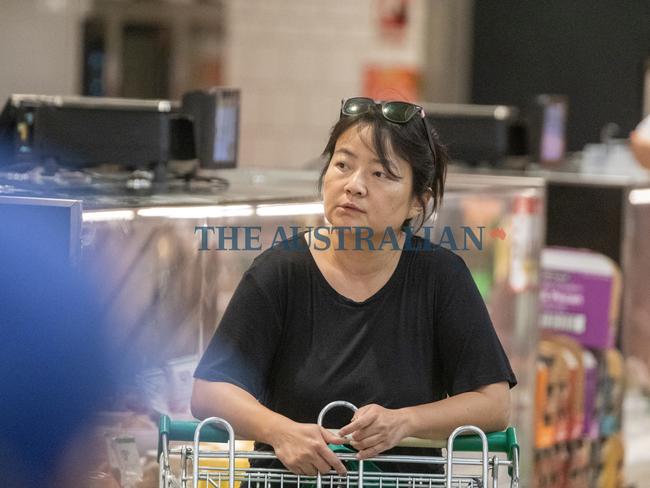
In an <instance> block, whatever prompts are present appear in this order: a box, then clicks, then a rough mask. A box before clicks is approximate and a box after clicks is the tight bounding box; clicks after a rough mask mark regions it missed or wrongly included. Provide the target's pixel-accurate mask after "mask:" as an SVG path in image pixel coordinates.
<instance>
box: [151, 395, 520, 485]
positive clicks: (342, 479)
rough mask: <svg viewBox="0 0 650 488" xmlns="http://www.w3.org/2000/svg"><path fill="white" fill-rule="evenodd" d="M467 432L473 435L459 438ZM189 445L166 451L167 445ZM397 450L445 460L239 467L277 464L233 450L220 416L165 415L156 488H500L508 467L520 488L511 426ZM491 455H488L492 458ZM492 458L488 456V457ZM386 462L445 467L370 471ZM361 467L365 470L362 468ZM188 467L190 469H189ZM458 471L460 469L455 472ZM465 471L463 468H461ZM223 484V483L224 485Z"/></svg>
mask: <svg viewBox="0 0 650 488" xmlns="http://www.w3.org/2000/svg"><path fill="white" fill-rule="evenodd" d="M341 406H344V407H348V408H350V409H352V410H354V411H356V410H357V408H356V407H355V406H354V405H352V404H351V403H348V402H343V401H337V402H332V403H330V404H329V405H327V406H326V407H325V408H323V410H322V411H321V413H320V415H319V416H318V425H322V421H323V418H324V416H325V414H326V413H327V412H328V411H329V410H330V409H332V408H334V407H341ZM467 433H470V434H471V435H461V434H467ZM177 441H180V442H193V444H192V445H191V446H189V445H187V444H184V445H181V446H175V447H170V445H169V443H170V442H177ZM202 442H227V443H228V449H227V450H223V451H207V450H205V449H203V450H202V449H201V443H202ZM399 445H400V446H407V447H442V448H446V450H447V452H446V456H442V457H438V456H404V455H379V456H377V457H374V458H372V459H368V460H366V461H358V460H357V459H356V458H355V457H354V453H353V452H350V453H337V456H338V457H339V458H340V459H341V460H342V461H343V462H344V463H349V464H347V467H348V474H347V476H339V475H338V474H337V473H335V472H331V473H329V474H327V475H320V474H318V475H317V476H304V475H295V474H293V473H291V472H290V471H286V470H281V469H271V468H252V467H247V468H239V467H236V461H237V460H238V459H239V460H241V459H249V460H253V459H277V458H276V457H275V455H274V453H272V452H261V451H236V450H235V432H234V431H233V428H232V427H231V425H230V424H229V423H228V422H226V421H225V420H223V419H220V418H218V417H210V418H207V419H205V420H203V421H202V422H197V421H172V420H171V419H170V418H169V417H167V416H162V417H161V419H160V429H159V442H158V460H159V463H160V476H159V487H160V488H187V487H188V483H189V482H191V485H190V486H191V487H192V488H199V483H201V486H202V487H205V488H214V487H216V488H218V487H221V488H225V487H228V488H235V487H236V486H240V483H242V482H243V483H245V484H244V485H242V486H248V487H249V488H284V487H285V485H286V486H287V488H322V487H323V486H325V487H326V488H357V487H364V488H365V487H370V488H438V487H448V488H451V487H458V488H473V487H485V488H487V487H490V486H491V487H492V488H496V487H498V486H499V468H500V467H506V468H507V470H508V477H509V478H510V480H509V481H510V483H509V486H510V487H511V488H517V487H518V486H519V445H518V444H517V438H516V434H515V430H514V429H513V428H512V427H510V428H508V429H507V430H505V431H503V432H494V433H491V434H487V435H486V434H485V433H484V432H483V431H482V430H481V429H479V428H478V427H474V426H471V425H468V426H461V427H458V428H457V429H456V430H454V432H453V433H452V434H451V436H450V437H449V439H447V441H440V442H437V441H431V440H424V439H415V438H407V439H404V440H403V441H402V442H401V443H400V444H399ZM457 451H461V452H480V458H476V457H474V458H472V457H457V456H456V455H455V452H457ZM490 453H491V454H490ZM172 456H179V457H180V470H179V473H177V474H174V473H172V469H171V467H170V458H171V457H172ZM490 456H491V457H490ZM210 458H212V459H222V460H228V462H227V466H206V465H205V460H207V459H210ZM375 461H381V462H384V463H391V462H392V463H394V462H408V463H428V464H439V465H444V466H445V473H444V474H432V473H431V474H429V473H391V472H387V471H377V470H372V469H370V468H371V466H372V464H371V463H372V462H375ZM364 464H365V469H364ZM461 466H465V467H466V466H470V467H471V466H474V467H475V470H476V471H478V468H480V471H481V473H480V475H477V474H458V473H456V474H455V473H454V467H456V468H459V467H461ZM190 467H191V469H190ZM456 471H458V469H456ZM463 471H464V472H465V471H467V468H465V469H463ZM222 483H223V484H222Z"/></svg>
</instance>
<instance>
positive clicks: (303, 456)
mask: <svg viewBox="0 0 650 488" xmlns="http://www.w3.org/2000/svg"><path fill="white" fill-rule="evenodd" d="M328 443H329V444H345V443H346V440H345V439H343V438H342V437H339V436H337V435H335V434H332V433H331V432H330V431H328V430H327V429H324V428H323V427H319V426H318V425H316V424H301V423H298V422H293V421H290V422H288V423H285V424H283V425H282V426H281V427H280V428H278V429H277V430H276V431H275V433H274V435H273V439H272V441H271V445H272V446H273V449H274V450H275V455H276V456H277V457H278V459H279V460H280V461H281V462H282V464H284V466H285V467H286V468H287V469H288V470H289V471H291V472H292V473H295V474H301V475H308V476H315V475H316V473H318V472H320V473H321V474H327V473H329V472H330V470H332V469H334V470H335V471H336V472H337V473H338V474H339V475H341V476H345V475H346V474H347V471H346V469H345V466H343V463H342V462H341V461H340V460H339V458H338V457H337V456H336V454H334V452H332V450H331V449H330V448H329V447H327V444H328Z"/></svg>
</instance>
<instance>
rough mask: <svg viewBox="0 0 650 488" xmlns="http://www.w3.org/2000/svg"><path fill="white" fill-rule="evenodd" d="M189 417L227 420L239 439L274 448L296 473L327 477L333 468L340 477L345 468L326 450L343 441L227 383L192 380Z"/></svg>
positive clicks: (279, 457) (283, 462) (282, 460)
mask: <svg viewBox="0 0 650 488" xmlns="http://www.w3.org/2000/svg"><path fill="white" fill-rule="evenodd" d="M192 414H193V415H194V416H195V417H197V418H206V417H211V416H216V417H221V418H224V419H226V420H227V421H228V422H229V423H230V424H231V425H232V426H233V429H234V430H235V432H236V433H237V435H238V437H241V438H246V439H252V440H256V441H260V442H263V443H265V444H269V445H271V446H273V449H274V450H275V454H276V455H277V456H278V459H280V461H281V462H282V464H284V466H286V467H287V469H289V470H290V471H292V472H294V473H296V474H305V475H315V474H316V472H317V471H320V472H321V473H322V474H326V473H328V472H329V471H330V469H334V470H335V471H336V472H338V473H339V474H341V475H344V474H345V473H346V471H345V467H344V466H343V464H342V463H341V461H340V460H339V459H338V458H337V457H336V455H335V454H334V453H333V452H332V451H331V450H330V449H329V448H328V447H327V443H331V444H342V443H343V442H344V440H343V439H341V438H339V437H337V436H335V435H334V434H332V433H330V432H329V431H328V430H326V429H323V428H321V427H319V426H318V425H316V424H301V423H298V422H294V421H292V420H290V419H288V418H287V417H284V416H283V415H280V414H278V413H276V412H273V411H272V410H269V409H268V408H266V407H265V406H263V405H262V404H261V403H259V402H258V401H257V400H256V399H255V397H253V396H252V395H251V394H250V393H248V392H247V391H246V390H244V389H242V388H239V387H238V386H235V385H233V384H230V383H222V382H212V381H205V380H201V379H196V380H195V381H194V388H193V390H192Z"/></svg>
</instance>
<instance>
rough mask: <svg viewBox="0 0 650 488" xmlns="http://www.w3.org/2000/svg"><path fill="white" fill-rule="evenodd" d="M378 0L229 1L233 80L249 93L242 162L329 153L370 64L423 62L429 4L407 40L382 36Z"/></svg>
mask: <svg viewBox="0 0 650 488" xmlns="http://www.w3.org/2000/svg"><path fill="white" fill-rule="evenodd" d="M377 1H378V0H327V1H322V0H273V1H269V0H229V1H228V2H226V5H227V8H228V9H227V12H228V19H229V20H228V22H227V23H226V25H227V29H228V32H227V39H228V41H227V45H226V53H227V55H226V78H227V80H228V83H229V84H231V85H233V86H238V87H240V88H241V90H242V111H243V114H242V125H241V141H242V144H241V147H240V164H241V166H249V167H250V166H255V167H287V168H290V167H293V168H296V167H302V166H305V165H306V164H307V162H308V161H310V160H314V159H315V158H317V157H318V155H319V154H320V152H321V151H322V149H323V147H324V145H325V142H326V140H327V135H328V133H329V130H330V128H331V126H332V124H333V123H334V122H335V121H336V119H337V117H338V110H339V106H340V100H341V98H343V97H346V96H352V95H358V94H361V91H362V82H363V80H362V73H363V67H364V65H366V64H370V63H372V64H376V63H386V64H389V65H396V64H400V65H405V66H411V67H420V66H421V64H422V62H423V58H424V50H425V42H424V41H425V39H424V32H425V27H426V18H425V15H424V14H425V13H426V12H425V11H426V10H427V9H426V3H425V2H424V1H423V0H412V1H411V3H410V5H411V7H410V8H411V10H410V12H409V29H408V31H407V35H406V37H405V39H404V40H403V41H402V42H401V43H399V44H392V43H389V42H387V41H382V39H381V36H380V34H379V32H378V27H377V25H378V22H377V14H376V10H377Z"/></svg>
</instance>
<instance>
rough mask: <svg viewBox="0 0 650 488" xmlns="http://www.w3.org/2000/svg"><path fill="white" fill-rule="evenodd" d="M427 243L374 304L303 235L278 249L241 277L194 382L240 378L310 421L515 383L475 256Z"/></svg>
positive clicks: (343, 419)
mask: <svg viewBox="0 0 650 488" xmlns="http://www.w3.org/2000/svg"><path fill="white" fill-rule="evenodd" d="M423 243H424V241H423V240H422V239H421V238H419V237H413V241H412V246H411V248H412V249H411V250H407V249H405V250H403V251H402V253H401V256H400V259H399V262H398V265H397V268H396V269H395V272H394V273H393V275H392V276H391V278H390V279H389V280H388V282H387V283H386V284H385V285H384V286H383V287H382V288H381V289H380V290H379V291H378V292H377V293H375V294H374V295H373V296H371V297H370V298H368V299H367V300H365V301H363V302H355V301H352V300H350V299H348V298H346V297H344V296H342V295H340V294H339V293H337V292H336V291H335V290H334V289H333V288H332V287H331V286H330V285H329V283H328V282H327V281H326V280H325V278H324V276H323V275H322V274H321V272H320V270H319V268H318V266H317V265H316V262H315V261H314V258H313V256H312V255H311V252H310V251H309V248H308V247H307V245H306V242H305V240H304V237H303V236H298V237H295V238H293V239H289V240H287V241H285V242H284V243H282V244H278V245H276V246H274V247H272V248H270V249H267V250H266V251H264V252H263V253H262V254H260V255H259V256H258V257H257V258H256V259H255V260H254V262H253V264H252V265H251V267H250V268H249V269H248V271H246V273H245V274H244V276H243V277H242V280H241V282H240V283H239V286H238V287H237V290H236V291H235V293H234V295H233V297H232V299H231V301H230V303H229V305H228V307H227V309H226V311H225V313H224V316H223V318H222V320H221V323H220V325H219V327H218V328H217V330H216V332H215V334H214V337H213V338H212V341H211V342H210V344H209V346H208V348H207V350H206V351H205V354H204V355H203V357H202V358H201V361H200V363H199V365H198V368H197V370H196V372H195V377H197V378H201V379H204V380H208V381H221V382H228V383H232V384H234V385H237V386H239V387H241V388H243V389H244V390H246V391H248V392H249V393H251V394H252V395H253V396H255V397H256V398H257V399H258V400H259V401H260V402H261V403H262V404H264V405H265V406H266V407H268V408H269V409H271V410H273V411H274V412H277V413H280V414H282V415H284V416H286V417H288V418H290V419H292V420H294V421H297V422H310V423H315V422H316V419H317V417H318V414H319V412H320V411H321V409H322V408H323V407H324V406H325V405H327V404H328V403H329V402H331V401H334V400H346V401H349V402H351V403H353V404H355V405H356V406H357V407H361V406H363V405H367V404H370V403H376V404H379V405H381V406H383V407H386V408H401V407H406V406H414V405H419V404H423V403H430V402H433V401H436V400H441V399H443V398H445V397H447V396H448V395H449V396H451V395H457V394H459V393H463V392H467V391H471V390H475V389H477V388H479V387H481V386H484V385H488V384H491V383H497V382H501V381H507V382H509V384H510V386H511V387H512V386H514V385H515V384H516V379H515V376H514V374H513V372H512V369H511V367H510V364H509V362H508V359H507V357H506V355H505V353H504V351H503V348H502V346H501V344H500V342H499V339H498V338H497V335H496V333H495V331H494V328H493V326H492V322H491V320H490V317H489V315H488V312H487V309H486V307H485V304H484V302H483V300H482V298H481V296H480V294H479V292H478V289H477V288H476V285H475V284H474V281H473V279H472V277H471V275H470V272H469V270H468V269H467V266H466V265H465V263H464V261H463V260H462V259H461V258H460V257H458V256H457V255H456V254H454V253H452V252H451V251H449V250H447V249H444V248H442V247H439V246H429V248H427V249H423V248H422V247H423ZM350 417H351V412H350V411H349V410H346V409H334V410H332V411H330V413H328V415H327V416H326V418H325V422H324V424H325V426H326V427H332V428H340V427H342V426H343V425H345V424H346V423H348V422H349V420H350ZM390 452H393V453H403V452H404V450H401V449H397V450H391V451H390ZM408 452H413V453H415V452H418V453H421V452H423V451H420V450H415V451H414V450H412V449H411V450H409V451H408ZM427 454H428V455H439V451H434V452H432V451H431V450H429V451H427ZM413 468H415V467H414V466H408V465H406V464H404V465H401V466H396V465H394V464H391V466H390V470H391V471H407V470H409V471H410V470H414V469H413ZM417 471H421V469H417ZM436 471H438V470H436Z"/></svg>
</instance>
